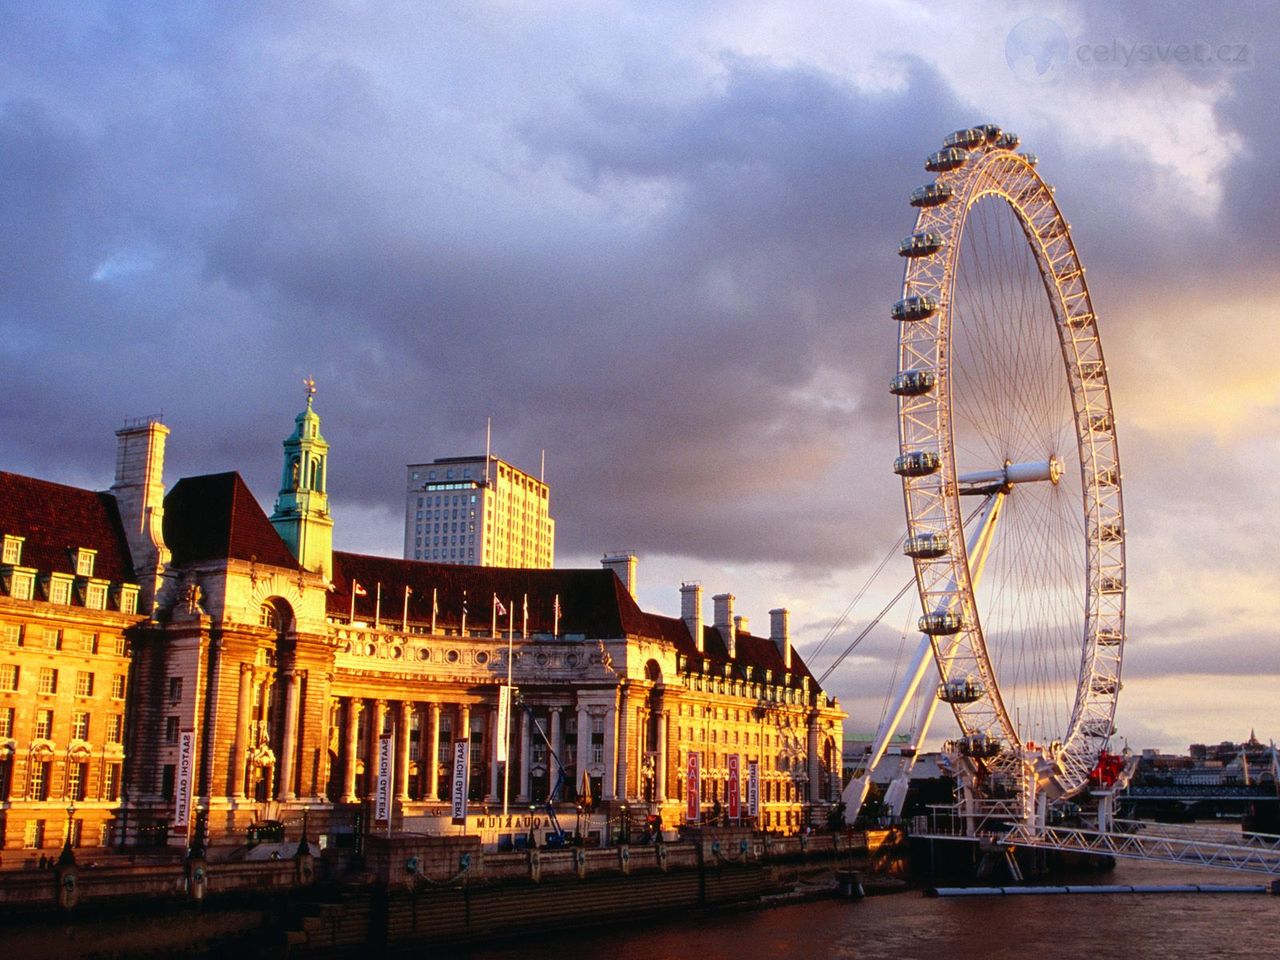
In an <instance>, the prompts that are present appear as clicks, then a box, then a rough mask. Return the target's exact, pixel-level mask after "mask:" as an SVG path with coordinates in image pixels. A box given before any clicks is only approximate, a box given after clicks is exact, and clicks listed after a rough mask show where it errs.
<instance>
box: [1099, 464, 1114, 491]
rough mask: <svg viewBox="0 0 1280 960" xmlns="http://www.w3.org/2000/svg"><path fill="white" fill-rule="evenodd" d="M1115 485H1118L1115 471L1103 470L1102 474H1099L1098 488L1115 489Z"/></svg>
mask: <svg viewBox="0 0 1280 960" xmlns="http://www.w3.org/2000/svg"><path fill="white" fill-rule="evenodd" d="M1115 485H1116V472H1115V470H1113V469H1111V468H1110V467H1108V468H1107V469H1106V470H1103V471H1102V472H1101V473H1100V474H1098V486H1100V487H1114V486H1115Z"/></svg>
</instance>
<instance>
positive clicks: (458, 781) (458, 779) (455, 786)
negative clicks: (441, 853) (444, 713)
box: [449, 740, 471, 826]
mask: <svg viewBox="0 0 1280 960" xmlns="http://www.w3.org/2000/svg"><path fill="white" fill-rule="evenodd" d="M470 755H471V743H470V742H469V741H467V740H455V741H453V778H452V785H451V788H450V792H449V796H450V797H451V798H452V799H453V822H454V823H457V824H462V825H464V826H465V825H466V822H467V779H468V775H469V773H470V769H471V756H470Z"/></svg>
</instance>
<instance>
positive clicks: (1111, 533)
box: [1098, 523, 1124, 543]
mask: <svg viewBox="0 0 1280 960" xmlns="http://www.w3.org/2000/svg"><path fill="white" fill-rule="evenodd" d="M1098 539H1100V540H1101V541H1102V542H1103V543H1119V542H1120V541H1121V540H1123V539H1124V531H1123V530H1121V529H1120V524H1118V523H1104V524H1103V525H1102V527H1101V529H1099V530H1098Z"/></svg>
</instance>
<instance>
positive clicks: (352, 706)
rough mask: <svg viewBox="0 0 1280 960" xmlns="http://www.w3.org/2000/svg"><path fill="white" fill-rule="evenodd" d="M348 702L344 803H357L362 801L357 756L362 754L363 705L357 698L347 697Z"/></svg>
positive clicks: (343, 773) (343, 770)
mask: <svg viewBox="0 0 1280 960" xmlns="http://www.w3.org/2000/svg"><path fill="white" fill-rule="evenodd" d="M346 700H347V706H346V714H347V715H346V721H347V729H346V734H347V746H346V750H347V755H346V757H345V759H344V766H343V768H342V778H343V784H342V802H343V803H355V802H356V801H357V800H358V799H360V798H359V797H357V796H356V760H357V756H356V755H357V754H358V753H359V752H360V710H361V708H362V704H361V703H360V701H359V700H357V699H356V698H355V697H347V698H346Z"/></svg>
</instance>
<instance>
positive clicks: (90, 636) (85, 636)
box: [80, 633, 98, 653]
mask: <svg viewBox="0 0 1280 960" xmlns="http://www.w3.org/2000/svg"><path fill="white" fill-rule="evenodd" d="M80 652H81V653H97V652H98V635H97V634H96V633H82V634H80Z"/></svg>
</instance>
